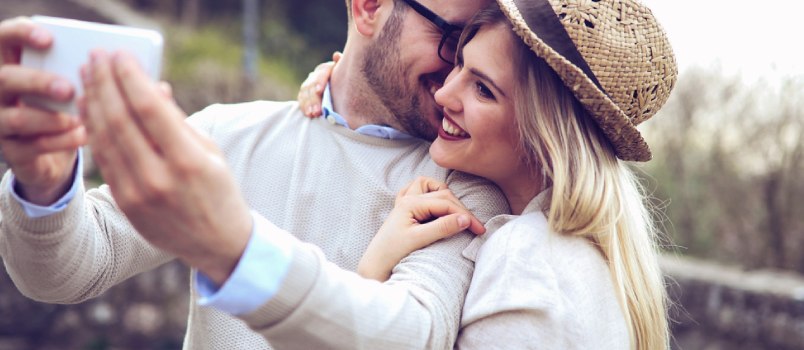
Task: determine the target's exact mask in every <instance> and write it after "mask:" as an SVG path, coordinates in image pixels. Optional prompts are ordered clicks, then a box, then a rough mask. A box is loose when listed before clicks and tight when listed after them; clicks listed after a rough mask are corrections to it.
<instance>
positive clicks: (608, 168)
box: [458, 3, 669, 350]
mask: <svg viewBox="0 0 804 350" xmlns="http://www.w3.org/2000/svg"><path fill="white" fill-rule="evenodd" d="M499 24H507V21H506V19H505V17H504V15H503V14H502V12H500V10H499V8H498V7H497V6H496V3H495V4H494V5H493V6H489V7H488V8H487V9H485V10H483V11H481V12H480V13H478V15H476V16H475V18H473V19H472V21H471V22H470V24H469V25H468V26H467V30H465V31H464V34H463V36H462V38H461V43H460V45H459V48H458V54H459V55H460V54H461V48H462V47H463V45H464V44H465V43H466V42H467V41H468V40H471V38H472V37H473V36H474V35H475V34H476V33H477V31H478V30H479V29H480V28H481V27H488V26H492V25H499ZM511 40H513V42H514V47H515V54H514V57H513V59H514V62H513V64H514V65H513V66H514V67H515V69H516V70H517V71H516V72H515V75H516V76H517V77H518V80H519V81H518V82H517V84H515V86H516V88H515V90H516V91H515V97H514V101H515V104H516V105H515V111H516V119H517V124H518V127H519V133H520V140H521V144H520V147H522V149H523V150H524V151H525V152H524V153H525V154H526V155H527V159H524V160H523V161H525V162H527V163H528V164H529V167H530V169H532V171H540V172H541V175H542V177H543V178H544V180H545V183H544V184H542V185H543V187H542V188H549V189H548V191H550V192H549V193H548V195H547V198H548V200H546V201H545V208H543V210H544V212H545V213H546V215H547V217H548V223H549V225H550V228H551V229H552V230H554V231H555V232H557V233H559V234H564V235H572V236H579V237H584V238H586V239H588V240H590V241H591V242H592V243H593V244H595V245H596V246H597V247H598V248H599V249H600V251H601V253H602V254H603V256H604V258H605V259H606V261H607V262H608V267H609V272H610V274H611V278H612V282H613V285H614V288H615V291H616V294H617V296H618V299H619V302H620V305H621V307H622V309H623V314H624V316H625V320H626V324H627V325H628V329H629V335H630V342H631V348H635V349H650V350H653V349H665V348H667V347H668V345H669V334H668V322H667V293H666V290H665V288H664V281H663V278H662V273H661V270H660V269H659V265H658V256H657V255H658V254H657V250H658V247H657V245H656V241H657V234H658V230H657V229H656V227H655V225H654V222H653V220H652V218H651V212H650V211H649V209H648V206H647V202H646V200H645V199H646V196H645V194H644V192H643V191H644V189H643V188H642V186H641V185H640V183H639V181H638V179H637V177H636V175H635V174H634V173H633V172H632V170H631V169H630V168H629V167H628V165H627V164H626V163H624V162H622V161H620V160H618V159H617V157H616V156H615V153H614V149H613V148H612V146H611V145H610V144H609V143H608V141H607V139H606V138H605V136H604V135H603V134H602V132H601V131H600V129H599V128H598V127H597V125H596V124H595V122H594V121H593V119H592V118H591V117H590V116H589V115H588V112H587V111H586V110H585V109H584V108H583V107H582V105H581V104H580V103H579V102H578V101H577V99H576V98H575V97H574V96H573V95H572V93H571V92H570V91H569V89H567V88H566V87H565V86H564V84H563V82H562V81H561V79H560V78H559V77H558V75H557V74H556V73H555V72H554V71H553V70H552V69H551V68H550V67H549V66H548V65H547V63H546V62H545V61H544V60H542V59H540V58H539V57H537V56H536V55H535V54H534V53H533V51H531V50H530V48H528V47H527V46H526V45H525V44H524V43H523V42H522V41H521V40H520V39H519V37H518V36H516V34H515V33H514V32H513V31H511Z"/></svg>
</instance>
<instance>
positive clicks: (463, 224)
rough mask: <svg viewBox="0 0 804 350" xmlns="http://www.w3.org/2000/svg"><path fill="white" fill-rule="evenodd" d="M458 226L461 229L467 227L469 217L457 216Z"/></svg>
mask: <svg viewBox="0 0 804 350" xmlns="http://www.w3.org/2000/svg"><path fill="white" fill-rule="evenodd" d="M458 226H460V227H462V228H466V227H469V215H459V216H458Z"/></svg>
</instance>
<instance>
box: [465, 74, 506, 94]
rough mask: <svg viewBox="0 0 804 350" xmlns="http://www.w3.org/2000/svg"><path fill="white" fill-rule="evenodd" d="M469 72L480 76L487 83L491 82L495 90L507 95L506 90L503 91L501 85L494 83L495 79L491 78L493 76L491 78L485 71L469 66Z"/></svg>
mask: <svg viewBox="0 0 804 350" xmlns="http://www.w3.org/2000/svg"><path fill="white" fill-rule="evenodd" d="M469 72H470V73H472V75H474V76H477V77H478V78H480V79H482V80H484V81H486V82H487V83H489V84H491V86H493V87H494V89H495V90H497V91H499V92H500V94H502V95H503V97H506V96H505V92H503V90H502V89H500V87H499V86H497V84H494V80H491V78H489V76H488V75H486V74H485V73H483V72H481V71H479V70H477V69H475V68H469Z"/></svg>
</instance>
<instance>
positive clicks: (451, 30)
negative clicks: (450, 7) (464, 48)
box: [403, 0, 463, 64]
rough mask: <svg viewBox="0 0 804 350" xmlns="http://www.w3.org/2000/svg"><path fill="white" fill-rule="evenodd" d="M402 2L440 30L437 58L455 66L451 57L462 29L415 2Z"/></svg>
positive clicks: (407, 0) (453, 54) (405, 0)
mask: <svg viewBox="0 0 804 350" xmlns="http://www.w3.org/2000/svg"><path fill="white" fill-rule="evenodd" d="M403 1H404V2H405V3H406V4H408V6H410V7H411V8H412V9H413V10H415V11H416V12H418V13H419V14H420V15H421V16H422V17H424V18H427V20H428V21H430V22H432V23H433V24H434V25H435V26H436V27H438V29H440V30H441V33H442V36H441V42H440V43H439V44H438V58H440V59H441V60H442V61H444V62H447V63H449V64H455V62H453V57H454V56H455V48H456V47H457V46H458V36H459V35H460V34H461V31H462V30H463V27H461V26H457V25H454V24H451V23H449V22H447V20H445V19H443V18H441V17H439V16H438V15H437V14H435V13H434V12H433V11H431V10H430V9H428V8H426V7H424V5H422V4H420V3H419V2H417V1H415V0H403Z"/></svg>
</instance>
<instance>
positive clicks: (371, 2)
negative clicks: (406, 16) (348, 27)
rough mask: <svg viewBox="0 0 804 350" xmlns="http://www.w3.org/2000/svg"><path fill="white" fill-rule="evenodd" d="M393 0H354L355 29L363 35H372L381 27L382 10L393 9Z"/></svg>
mask: <svg viewBox="0 0 804 350" xmlns="http://www.w3.org/2000/svg"><path fill="white" fill-rule="evenodd" d="M393 3H394V2H393V1H392V0H352V19H354V25H355V29H357V32H358V33H360V34H361V35H363V36H367V37H371V36H373V35H374V33H376V32H378V31H379V30H380V29H381V25H382V23H383V21H382V16H381V14H382V12H383V11H381V10H386V9H385V8H384V7H386V6H387V7H388V10H391V6H394V5H393Z"/></svg>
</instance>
